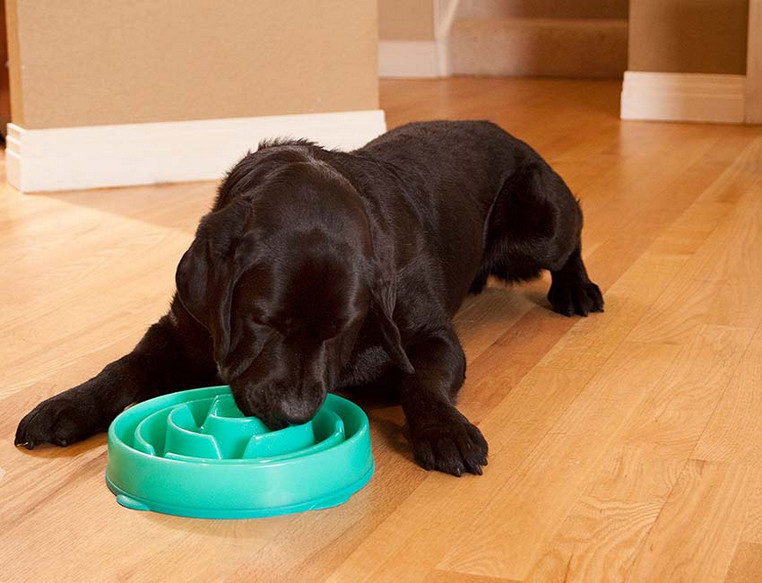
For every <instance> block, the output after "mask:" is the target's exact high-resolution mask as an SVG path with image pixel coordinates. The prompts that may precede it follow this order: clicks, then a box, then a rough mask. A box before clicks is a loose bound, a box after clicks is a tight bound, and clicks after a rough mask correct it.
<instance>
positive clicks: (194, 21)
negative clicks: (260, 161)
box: [7, 0, 378, 128]
mask: <svg viewBox="0 0 762 583" xmlns="http://www.w3.org/2000/svg"><path fill="white" fill-rule="evenodd" d="M7 4H8V10H9V13H10V14H9V23H10V24H11V26H12V27H13V30H9V44H10V45H11V46H9V48H10V49H11V60H12V63H11V65H12V70H11V82H12V85H11V97H12V99H13V121H14V122H15V123H17V124H19V125H21V126H23V127H26V128H54V127H71V126H86V125H101V124H124V123H137V122H157V121H179V120H193V119H214V118H226V117H250V116H264V115H278V114H284V115H285V114H297V113H315V112H330V111H348V110H367V109H376V108H377V107H378V81H377V74H376V71H377V68H376V59H377V57H376V55H377V12H376V10H377V8H376V1H375V0H321V1H320V2H305V1H302V0H278V1H277V2H274V1H272V0H226V1H225V2H218V1H214V0H162V1H161V2H157V1H156V0H130V1H129V2H111V1H109V0H77V1H76V2H61V1H60V0H8V2H7Z"/></svg>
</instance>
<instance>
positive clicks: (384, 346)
mask: <svg viewBox="0 0 762 583" xmlns="http://www.w3.org/2000/svg"><path fill="white" fill-rule="evenodd" d="M581 228H582V213H581V211H580V208H579V205H578V204H577V201H576V200H575V198H574V197H573V196H572V194H571V192H570V191H569V189H568V187H567V186H566V184H565V183H564V182H563V180H562V179H561V178H560V177H559V175H558V174H556V173H555V172H554V171H553V170H552V169H551V168H550V166H549V165H548V164H547V163H546V162H545V161H544V160H543V159H542V158H541V157H540V156H539V155H538V154H537V153H536V152H535V151H534V150H533V149H532V148H530V147H529V146H528V145H527V144H525V143H524V142H522V141H520V140H518V139H516V138H514V137H512V136H511V135H509V134H507V133H506V132H504V131H503V130H501V129H500V128H499V127H497V126H496V125H494V124H492V123H489V122H483V121H469V122H446V121H440V122H430V123H413V124H409V125H406V126H403V127H400V128H398V129H395V130H392V131H390V132H388V133H387V134H384V135H383V136H381V137H379V138H377V139H376V140H373V141H372V142H370V143H369V144H367V145H366V146H364V147H363V148H360V149H359V150H355V151H353V152H348V153H346V152H338V151H329V150H325V149H323V148H321V147H319V146H317V145H315V144H313V143H310V142H307V141H303V140H295V141H293V140H280V141H273V142H268V143H263V144H262V145H261V146H260V148H259V149H258V150H257V151H256V152H255V153H250V154H249V155H247V156H246V157H245V158H243V160H241V161H240V162H239V163H238V164H237V165H236V166H235V167H234V168H233V169H232V170H231V171H230V173H229V174H228V175H227V177H226V178H225V180H224V181H223V182H222V185H221V186H220V189H219V194H218V196H217V199H216V202H215V204H214V207H213V209H212V211H211V212H210V213H209V214H207V215H206V216H205V217H204V218H203V219H202V220H201V223H200V225H199V227H198V230H197V232H196V237H195V240H194V241H193V244H192V245H191V247H190V249H188V251H187V252H186V253H185V255H184V256H183V258H182V260H181V261H180V264H179V266H178V268H177V276H176V280H177V293H176V295H175V297H174V299H173V301H172V305H171V308H170V310H169V313H168V314H167V315H165V316H164V317H162V318H161V319H160V320H159V321H158V322H157V323H156V324H154V325H153V326H151V327H150V328H149V329H148V331H147V332H146V334H145V336H144V337H143V339H142V340H141V341H140V343H138V345H137V346H136V347H135V349H134V350H133V351H132V352H131V353H130V354H128V355H126V356H124V357H123V358H121V359H119V360H117V361H116V362H113V363H111V364H109V365H108V366H107V367H106V368H105V369H104V370H103V371H102V372H101V373H100V374H99V375H97V376H96V377H94V378H92V379H90V380H89V381H87V382H85V383H83V384H81V385H79V386H77V387H74V388H73V389H70V390H68V391H66V392H64V393H61V394H59V395H56V396H54V397H52V398H50V399H48V400H46V401H44V402H42V403H40V404H39V405H38V406H37V407H36V408H35V409H34V410H33V411H31V412H30V413H29V414H28V415H27V416H26V417H24V419H23V420H22V421H21V423H20V424H19V427H18V430H17V433H16V440H15V442H16V444H17V445H25V446H26V447H28V448H33V447H35V446H36V445H38V444H41V443H44V442H50V443H53V444H56V445H62V446H65V445H68V444H71V443H73V442H76V441H79V440H81V439H84V438H86V437H88V436H90V435H93V434H94V433H97V432H100V431H103V430H105V429H106V428H107V427H108V425H109V423H110V422H111V421H112V420H113V419H114V417H115V416H116V415H117V414H118V413H119V412H121V411H122V410H123V409H124V408H125V407H126V406H128V405H129V404H131V403H135V402H137V401H142V400H144V399H148V398H150V397H155V396H157V395H160V394H163V393H167V392H170V391H177V390H181V389H189V388H192V387H199V386H204V385H210V384H214V383H219V382H220V381H222V382H225V383H229V384H230V386H231V387H232V390H233V394H234V395H235V400H236V403H237V404H238V406H239V408H240V409H241V411H243V412H244V413H245V414H246V415H256V416H258V417H260V418H262V419H263V420H264V421H265V423H266V424H267V425H268V426H270V427H271V428H281V427H284V426H286V425H288V424H294V423H303V422H305V421H307V420H309V419H310V418H311V417H312V416H313V415H314V414H315V413H316V411H317V410H318V408H319V407H320V406H321V404H322V403H323V400H324V399H325V396H326V392H327V391H329V390H342V389H346V388H350V387H355V388H356V387H368V386H371V385H375V386H382V387H384V388H385V389H386V390H388V391H398V392H399V399H400V401H401V404H402V407H403V410H404V412H405V415H406V417H407V421H408V425H409V429H410V435H411V438H412V447H413V452H414V455H415V459H416V460H417V461H418V463H419V464H420V465H422V466H423V467H424V468H426V469H437V470H441V471H443V472H449V473H451V474H454V475H457V476H459V475H461V474H462V473H463V472H471V473H474V474H481V472H482V466H483V465H485V464H486V463H487V442H486V441H485V440H484V437H483V436H482V434H481V432H480V431H479V430H478V429H477V428H476V427H475V426H474V425H472V424H471V423H470V422H469V421H468V420H467V419H466V418H465V417H464V416H463V415H462V414H461V413H460V412H459V411H458V410H457V409H456V408H455V407H454V405H453V402H454V399H455V396H456V393H457V392H458V390H459V389H460V387H461V386H462V385H463V382H464V380H465V372H466V360H465V357H464V355H463V349H462V348H461V345H460V342H459V340H458V336H457V335H456V333H455V330H454V329H453V323H452V317H453V314H454V313H455V311H456V310H457V309H458V307H459V306H460V304H461V302H462V301H463V299H464V298H465V297H466V295H467V294H468V293H469V292H471V293H479V292H480V291H481V290H482V288H484V286H485V284H486V282H487V277H488V276H489V275H493V276H495V277H497V278H500V279H502V280H505V281H507V282H516V281H522V280H528V279H531V278H534V277H537V276H538V275H539V274H540V272H541V270H543V269H548V270H550V272H551V274H552V285H551V287H550V292H549V294H548V299H549V301H550V304H551V305H552V307H553V309H554V310H555V311H557V312H559V313H561V314H564V315H567V316H571V315H573V314H579V315H582V316H586V315H587V314H588V313H589V312H597V311H602V310H603V299H602V296H601V292H600V290H599V289H598V286H596V285H595V284H594V283H592V282H591V281H590V279H589V278H588V275H587V272H586V270H585V266H584V264H583V263H582V257H581V255H580V230H581Z"/></svg>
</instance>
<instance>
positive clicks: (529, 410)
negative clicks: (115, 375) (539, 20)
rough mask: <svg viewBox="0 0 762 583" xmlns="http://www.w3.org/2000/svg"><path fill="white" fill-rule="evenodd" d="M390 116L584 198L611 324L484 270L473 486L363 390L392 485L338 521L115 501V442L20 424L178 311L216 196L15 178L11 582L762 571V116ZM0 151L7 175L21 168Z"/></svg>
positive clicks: (558, 109)
mask: <svg viewBox="0 0 762 583" xmlns="http://www.w3.org/2000/svg"><path fill="white" fill-rule="evenodd" d="M381 86H382V93H381V101H382V106H383V107H384V109H385V110H386V113H387V120H388V123H389V126H390V127H394V126H396V125H399V124H401V123H404V122H407V121H412V120H421V119H436V118H455V119H466V118H487V119H491V120H493V121H496V122H497V123H499V124H500V125H502V126H503V127H504V128H506V129H507V130H508V131H510V132H512V133H514V134H516V135H517V136H519V137H521V138H522V139H524V140H526V141H528V142H529V143H530V144H532V145H533V146H534V147H535V148H536V149H537V150H538V151H539V152H540V153H541V154H543V155H544V156H545V157H546V158H547V159H548V161H549V162H551V163H552V164H553V165H554V166H555V167H556V168H557V169H558V170H559V172H560V173H561V174H562V175H563V176H564V178H565V179H566V181H567V182H568V183H569V185H570V187H571V188H572V190H573V191H574V192H575V194H576V195H577V196H578V197H579V198H580V200H581V203H582V206H583V209H584V211H585V223H586V225H585V231H584V233H583V253H584V255H585V259H586V262H587V264H588V268H589V271H590V273H591V276H592V277H593V279H594V280H596V281H597V282H598V283H599V284H601V287H602V288H603V289H604V292H605V294H606V302H607V303H606V312H605V313H603V314H596V315H593V316H590V317H588V318H585V319H567V318H564V317H561V316H558V315H555V314H553V313H551V312H550V311H549V310H548V309H547V304H546V300H545V294H546V292H547V287H548V283H549V278H548V277H547V276H545V277H544V278H543V279H541V280H538V281H535V282H531V283H529V284H526V285H522V286H516V287H514V288H507V287H506V286H503V285H500V284H497V283H495V282H491V283H490V287H489V288H488V289H487V290H486V291H485V293H483V294H482V295H480V296H478V297H475V298H469V299H468V300H467V301H466V302H465V304H464V306H463V307H462V309H461V311H460V312H459V313H458V315H457V317H456V325H457V328H458V330H459V333H460V335H461V338H462V341H463V345H464V348H465V351H466V355H467V358H468V372H467V381H466V385H465V387H464V389H463V391H462V393H461V396H460V400H459V406H460V408H461V409H462V410H463V412H464V413H465V414H466V415H468V416H469V417H470V418H471V419H472V420H473V421H474V422H476V423H477V424H478V425H479V427H480V428H481V429H482V431H483V432H484V434H485V436H486V438H487V439H488V441H489V442H490V463H489V465H488V466H487V467H486V468H485V473H484V475H483V476H480V477H473V476H466V477H463V478H460V479H456V478H453V477H451V476H445V475H441V474H435V473H427V472H425V471H423V470H422V469H420V468H418V467H417V466H416V465H415V464H414V463H413V462H412V454H411V451H410V446H409V444H408V442H407V437H406V431H405V428H404V418H403V415H402V413H401V411H400V409H399V408H398V407H396V406H392V405H390V404H388V403H381V402H376V401H373V400H371V399H370V398H368V399H361V400H360V403H361V404H362V405H364V407H365V408H366V410H367V411H368V414H369V417H370V419H371V429H372V440H373V446H374V453H375V457H376V468H377V470H376V475H375V476H374V478H373V480H372V481H371V482H370V483H369V485H368V486H367V487H366V488H364V489H363V490H362V491H361V492H359V493H358V494H357V495H356V496H354V497H353V498H352V499H351V500H350V501H349V502H348V503H346V504H344V505H343V506H340V507H338V508H334V509H331V510H326V511H320V512H312V513H306V514H300V515H295V516H285V517H277V518H270V519H264V520H248V521H204V520H190V519H183V518H177V517H171V516H162V515H158V514H150V513H140V512H135V511H131V510H127V509H124V508H122V507H120V506H118V505H117V504H116V502H115V501H114V498H113V496H112V495H111V494H110V493H109V491H108V490H107V488H106V487H105V484H104V479H103V475H104V470H105V463H106V449H105V438H104V437H103V436H98V437H94V438H92V439H89V440H87V441H86V442H84V443H81V444H78V445H75V446H72V447H70V448H68V449H57V448H43V449H39V450H35V451H33V452H27V451H26V450H23V449H16V448H14V447H13V445H12V438H13V432H14V430H15V427H16V424H17V422H18V420H19V419H20V417H21V416H22V414H23V413H24V412H26V411H27V410H28V409H30V408H31V407H32V406H34V405H35V404H36V403H37V402H38V401H39V400H40V399H42V398H44V397H47V396H49V395H52V394H54V393H56V392H58V391H60V390H63V389H65V388H67V387H68V386H71V385H73V384H75V383H78V382H81V381H82V380H84V379H86V378H89V377H90V376H92V375H93V374H95V373H96V372H98V371H99V370H100V369H101V368H102V367H103V365H105V364H106V363H108V362H109V361H111V360H113V359H114V358H117V357H119V356H121V355H122V354H124V353H125V352H126V351H128V350H129V349H130V348H131V347H132V346H133V345H134V343H135V342H136V341H137V340H138V339H139V338H140V337H141V335H142V333H143V331H144V330H145V328H146V327H147V326H148V325H150V324H151V323H152V322H153V321H154V320H155V319H156V318H157V317H159V316H160V315H161V314H162V313H163V312H164V311H165V310H166V308H167V306H168V301H169V298H170V294H171V292H172V287H173V283H174V282H173V279H174V270H175V266H176V263H177V261H178V260H179V258H180V256H181V255H182V253H183V251H184V250H185V249H186V248H187V246H188V244H189V243H190V241H191V238H192V236H193V232H194V230H195V226H196V223H197V221H198V218H199V217H200V216H201V215H202V214H203V213H204V212H206V210H207V209H208V208H209V205H210V202H211V200H212V198H213V196H214V188H215V185H214V184H212V183H196V184H180V185H164V186H150V187H140V188H129V189H121V190H101V191H88V192H68V193H60V194H55V195H33V196H21V195H19V194H18V193H16V192H15V191H14V190H13V189H11V188H9V187H8V186H7V185H5V184H4V183H2V184H0V269H1V270H2V273H3V275H4V277H3V278H1V279H0V299H2V301H0V329H2V331H3V342H2V344H0V411H2V415H0V573H2V574H3V575H2V577H0V578H2V579H3V580H4V581H5V580H7V581H12V582H15V581H40V580H50V579H60V580H67V579H72V580H91V581H110V580H127V581H156V580H163V581H164V580H186V579H187V580H223V579H224V580H231V581H252V580H255V581H283V580H289V581H309V582H312V581H324V580H331V581H348V582H349V581H351V582H355V581H379V580H380V581H384V580H386V581H428V582H438V581H473V582H484V583H488V582H491V581H509V582H510V581H513V582H514V583H516V582H518V581H534V582H543V583H546V582H551V583H552V582H555V581H558V582H561V581H606V582H609V581H611V582H616V581H649V582H652V581H659V582H662V581H687V582H690V583H701V582H703V581H712V582H714V581H724V580H726V579H727V580H728V581H749V582H751V581H762V560H761V559H760V557H761V556H762V553H760V548H762V547H761V546H760V545H762V473H761V472H762V449H760V447H761V446H760V445H759V443H760V441H761V440H762V432H761V430H760V429H759V427H760V423H759V419H760V418H762V400H760V398H759V396H758V394H759V392H760V390H759V389H760V382H762V369H760V363H762V299H761V298H762V294H760V293H759V290H760V289H762V245H760V241H762V128H754V127H742V126H738V127H728V126H710V125H702V126H694V125H684V124H658V123H633V122H621V121H620V120H619V119H618V95H619V89H620V87H619V84H617V83H613V82H585V81H556V80H548V79H546V80H521V79H465V78H464V79H459V78H453V79H448V80H440V81H428V80H427V81H423V80H421V81H400V80H395V81H384V82H382V84H381ZM1 160H2V159H0V173H1V172H2V161H1Z"/></svg>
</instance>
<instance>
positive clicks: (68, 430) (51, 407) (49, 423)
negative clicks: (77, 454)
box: [14, 395, 97, 449]
mask: <svg viewBox="0 0 762 583" xmlns="http://www.w3.org/2000/svg"><path fill="white" fill-rule="evenodd" d="M96 431H97V428H96V427H94V426H93V422H92V419H91V418H90V417H88V415H87V414H86V412H85V411H83V410H82V407H80V406H78V405H77V404H76V403H75V402H72V401H71V400H70V399H67V398H62V397H61V396H60V395H58V396H56V397H52V398H50V399H48V400H47V401H43V402H42V403H40V404H39V405H37V406H36V407H35V408H34V409H32V410H31V411H30V412H29V413H27V415H26V416H25V417H24V418H23V419H22V420H21V423H19V426H18V429H16V439H15V440H14V443H15V445H23V446H24V447H26V448H27V449H34V448H35V447H36V446H38V445H40V444H42V443H52V444H54V445H60V446H67V445H70V444H72V443H74V442H77V441H81V440H82V439H85V438H86V437H89V436H90V435H92V434H93V433H96Z"/></svg>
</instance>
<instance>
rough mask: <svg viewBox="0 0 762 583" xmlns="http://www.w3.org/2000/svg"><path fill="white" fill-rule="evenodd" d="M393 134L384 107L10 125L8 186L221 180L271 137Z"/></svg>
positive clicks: (354, 142) (325, 139)
mask: <svg viewBox="0 0 762 583" xmlns="http://www.w3.org/2000/svg"><path fill="white" fill-rule="evenodd" d="M384 131H386V121H385V118H384V112H383V111H382V110H371V111H345V112H335V113H312V114H304V115H279V116H268V117H248V118H231V119H209V120H199V121H179V122H163V123H141V124H128V125H110V126H89V127H73V128H56V129H24V128H21V127H19V126H17V125H15V124H9V125H8V136H7V145H6V171H7V179H8V182H9V183H10V184H11V185H12V186H14V187H16V188H17V189H19V190H21V191H22V192H40V191H50V190H79V189H85V188H104V187H111V186H128V185H136V184H156V183H163V182H190V181H195V180H217V179H218V178H220V177H221V176H222V175H223V173H224V172H226V171H227V170H228V169H230V168H231V167H232V166H233V164H235V163H236V162H237V161H238V160H239V159H240V158H241V157H242V156H244V155H245V154H246V152H248V151H249V150H255V149H256V148H257V144H258V143H259V142H260V141H261V140H263V139H266V138H274V137H295V138H309V139H311V140H314V141H316V142H317V143H319V144H320V145H322V146H325V147H327V148H339V149H343V150H351V149H354V148H358V147H360V146H362V145H363V144H365V143H366V142H368V141H369V140H371V139H373V138H375V137H377V136H379V135H380V134H382V133H384Z"/></svg>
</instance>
